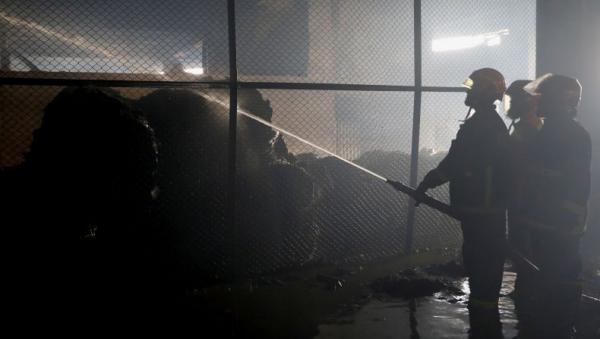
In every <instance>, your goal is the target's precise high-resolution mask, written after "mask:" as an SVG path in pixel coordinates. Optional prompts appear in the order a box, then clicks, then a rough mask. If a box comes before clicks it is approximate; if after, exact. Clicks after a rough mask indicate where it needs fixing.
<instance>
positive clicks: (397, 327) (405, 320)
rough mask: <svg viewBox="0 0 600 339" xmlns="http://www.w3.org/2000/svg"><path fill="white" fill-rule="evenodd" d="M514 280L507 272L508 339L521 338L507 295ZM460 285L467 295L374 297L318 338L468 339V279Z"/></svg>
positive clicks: (504, 312)
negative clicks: (399, 297) (408, 298)
mask: <svg viewBox="0 0 600 339" xmlns="http://www.w3.org/2000/svg"><path fill="white" fill-rule="evenodd" d="M514 280H515V274H514V273H512V272H506V273H505V275H504V281H503V287H502V295H503V296H502V297H501V299H500V304H499V305H500V317H501V321H502V325H503V332H504V337H505V338H514V337H515V336H516V335H517V329H516V324H517V320H516V315H515V313H514V303H513V300H512V299H511V298H509V297H507V296H506V295H508V294H509V293H510V292H511V291H512V289H513V284H514ZM456 283H457V285H458V286H459V287H460V288H461V290H462V291H463V292H465V295H449V294H447V293H444V292H438V293H436V294H434V295H433V296H429V297H422V298H415V299H411V300H406V299H388V298H380V297H379V298H375V297H374V298H372V299H370V300H369V301H368V302H367V303H366V304H364V306H363V307H361V308H360V309H359V310H358V311H357V312H355V313H353V314H348V315H344V316H340V317H337V318H335V319H332V320H331V321H330V322H328V323H327V324H322V325H320V326H319V334H318V335H317V336H316V337H315V338H319V339H322V338H411V339H417V338H423V339H429V338H432V339H446V338H447V339H450V338H453V339H454V338H456V339H459V338H467V337H468V334H467V331H468V329H469V314H468V311H467V305H466V302H467V295H468V283H467V282H466V280H464V279H463V280H459V281H457V282H456Z"/></svg>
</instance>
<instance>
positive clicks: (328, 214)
mask: <svg viewBox="0 0 600 339" xmlns="http://www.w3.org/2000/svg"><path fill="white" fill-rule="evenodd" d="M296 159H297V162H296V163H297V165H298V166H300V167H302V168H304V169H305V170H306V171H307V172H308V173H309V174H310V176H311V177H312V178H313V180H314V182H315V184H316V187H317V191H316V197H317V203H316V211H315V218H314V220H315V224H316V226H317V227H318V230H319V238H318V255H319V257H320V258H321V259H323V260H324V261H326V262H340V261H346V262H360V261H366V260H371V259H374V258H378V257H385V256H390V255H394V254H397V253H399V251H401V249H402V245H403V244H404V241H403V239H404V232H405V229H406V227H405V221H406V204H407V200H406V197H405V196H404V195H403V194H400V193H398V192H396V191H395V190H394V189H393V188H392V187H391V186H389V185H388V184H386V183H385V182H383V181H381V180H379V179H377V178H375V177H373V176H371V175H369V174H366V173H364V172H362V171H361V170H359V169H356V168H354V167H352V166H349V165H348V164H346V163H344V162H342V161H340V160H339V159H336V158H334V157H323V158H318V157H316V156H315V155H313V154H300V155H297V156H296ZM409 161H410V159H409V156H408V155H406V154H403V153H400V152H373V153H367V154H365V155H363V156H362V157H360V158H359V159H357V160H356V162H357V163H359V164H360V165H362V166H364V167H366V168H368V169H371V170H373V171H375V172H380V173H383V174H390V175H391V174H392V173H395V175H394V176H392V177H396V178H397V177H401V178H402V179H405V178H406V177H408V166H409Z"/></svg>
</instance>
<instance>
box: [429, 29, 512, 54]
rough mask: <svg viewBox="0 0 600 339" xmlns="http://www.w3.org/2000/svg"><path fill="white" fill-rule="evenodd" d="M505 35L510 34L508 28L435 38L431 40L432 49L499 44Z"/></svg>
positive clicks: (443, 49)
mask: <svg viewBox="0 0 600 339" xmlns="http://www.w3.org/2000/svg"><path fill="white" fill-rule="evenodd" d="M503 35H508V29H502V30H499V31H496V32H489V33H482V34H477V35H466V36H458V37H451V38H442V39H433V41H432V42H431V50H432V51H434V52H447V51H458V50H462V49H469V48H474V47H478V46H482V45H486V46H498V45H500V44H501V43H502V36H503Z"/></svg>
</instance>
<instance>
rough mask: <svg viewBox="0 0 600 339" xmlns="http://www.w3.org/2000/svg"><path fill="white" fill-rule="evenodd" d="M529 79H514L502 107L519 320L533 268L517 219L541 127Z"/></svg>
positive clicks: (526, 302) (523, 229)
mask: <svg viewBox="0 0 600 339" xmlns="http://www.w3.org/2000/svg"><path fill="white" fill-rule="evenodd" d="M530 82H531V80H517V81H514V82H513V83H512V84H511V85H510V86H509V87H508V89H507V90H506V93H505V96H504V106H505V111H506V115H507V117H508V118H509V119H511V120H512V124H511V128H509V129H511V133H510V142H511V143H510V144H511V145H510V146H511V149H510V150H511V159H512V160H511V173H512V175H511V178H512V185H511V186H512V190H511V196H510V205H509V208H508V240H509V244H510V246H511V250H512V251H511V252H512V254H513V255H512V256H511V259H512V262H513V265H514V268H515V271H516V273H517V277H516V280H515V286H514V288H515V289H514V292H513V296H514V297H515V306H516V309H517V313H519V319H520V321H521V322H527V321H528V320H527V318H530V316H531V309H530V307H529V306H530V298H531V295H532V290H531V289H532V288H534V286H533V285H532V283H531V280H532V279H531V277H532V274H533V270H534V269H533V268H532V267H531V266H530V265H529V264H528V263H527V262H526V261H525V260H529V258H530V257H531V245H530V234H529V231H528V228H527V225H524V224H523V223H521V222H519V220H518V214H519V213H521V212H522V211H523V210H525V209H527V201H525V196H526V194H525V192H524V189H525V187H526V181H527V176H528V174H527V173H528V168H529V165H530V158H531V147H532V142H533V141H534V138H535V136H536V135H537V133H538V132H539V130H540V128H541V127H542V119H541V118H540V117H539V116H538V115H537V102H536V99H535V97H534V96H532V95H531V94H529V93H527V92H526V91H525V90H524V89H523V87H525V86H526V85H527V84H529V83H530Z"/></svg>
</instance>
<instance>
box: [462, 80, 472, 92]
mask: <svg viewBox="0 0 600 339" xmlns="http://www.w3.org/2000/svg"><path fill="white" fill-rule="evenodd" d="M474 83H475V82H474V81H473V79H471V78H467V79H465V81H463V83H462V87H464V88H466V89H469V90H471V89H473V84H474Z"/></svg>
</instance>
